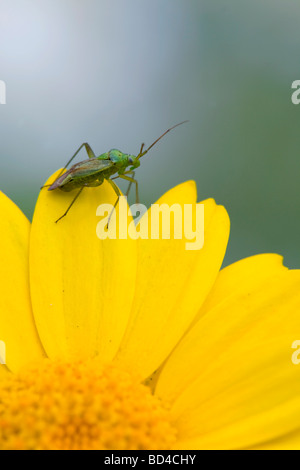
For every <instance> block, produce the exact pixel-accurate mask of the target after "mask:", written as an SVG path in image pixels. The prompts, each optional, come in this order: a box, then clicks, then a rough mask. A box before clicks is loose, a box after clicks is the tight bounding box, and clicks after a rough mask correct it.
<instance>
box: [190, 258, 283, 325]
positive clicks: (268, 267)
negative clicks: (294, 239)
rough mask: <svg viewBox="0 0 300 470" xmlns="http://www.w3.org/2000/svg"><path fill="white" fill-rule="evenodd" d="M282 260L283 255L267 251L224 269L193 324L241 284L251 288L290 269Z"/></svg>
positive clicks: (232, 293)
mask: <svg viewBox="0 0 300 470" xmlns="http://www.w3.org/2000/svg"><path fill="white" fill-rule="evenodd" d="M282 262H283V258H282V256H280V255H277V254H272V253H266V254H261V255H255V256H250V257H249V258H245V259H242V260H240V261H237V262H236V263H233V264H231V265H229V266H227V267H226V268H224V269H222V270H221V271H220V272H219V274H218V277H217V279H216V282H215V284H214V286H213V288H212V289H211V291H210V293H209V295H208V296H207V298H206V300H205V302H204V304H203V306H202V307H201V309H200V310H199V313H198V315H197V316H196V317H195V320H194V322H193V324H195V323H196V322H197V321H198V320H199V318H201V316H203V315H205V313H206V312H207V311H209V310H211V309H212V308H213V307H215V306H216V305H217V304H219V303H221V302H224V300H225V298H227V297H228V296H232V295H234V292H235V291H236V290H238V289H239V288H240V287H241V285H242V286H245V285H247V289H248V290H251V286H252V285H255V284H257V282H258V281H259V280H261V281H263V280H264V279H267V278H268V277H270V276H271V275H273V274H275V273H276V272H278V273H280V272H283V271H284V270H285V271H288V268H286V267H285V266H283V264H282Z"/></svg>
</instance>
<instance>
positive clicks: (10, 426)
mask: <svg viewBox="0 0 300 470" xmlns="http://www.w3.org/2000/svg"><path fill="white" fill-rule="evenodd" d="M175 436H176V431H175V429H174V427H173V426H172V425H171V424H170V418H169V414H168V412H167V410H166V409H165V408H164V407H163V406H162V404H161V402H160V401H159V400H158V399H157V398H156V397H155V396H153V395H152V394H151V391H150V389H149V388H148V387H146V386H145V385H143V384H141V383H140V382H139V381H138V379H137V378H136V377H134V376H133V375H132V374H130V373H128V372H126V371H124V370H120V368H118V367H117V366H115V365H113V364H110V365H103V364H102V365H101V364H100V363H99V362H98V361H89V362H78V363H70V362H63V361H50V360H44V361H42V362H39V363H37V364H34V365H31V366H30V367H28V368H26V370H22V371H21V372H20V373H19V374H16V375H15V374H9V375H8V376H7V378H5V379H3V380H0V450H76V449H78V450H80V449H84V450H94V449H95V450H96V449H99V450H118V449H119V450H145V449H157V450H163V449H170V448H171V447H172V444H173V443H174V442H175Z"/></svg>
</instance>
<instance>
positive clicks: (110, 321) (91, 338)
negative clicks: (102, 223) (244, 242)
mask: <svg viewBox="0 0 300 470" xmlns="http://www.w3.org/2000/svg"><path fill="white" fill-rule="evenodd" d="M51 181H53V177H52V179H51ZM72 198H73V194H67V193H62V192H59V191H58V192H53V193H49V192H48V191H46V190H44V191H42V192H41V194H40V197H39V199H38V203H37V207H36V210H35V214H34V219H33V222H32V225H30V224H29V222H28V220H27V219H26V218H25V217H24V215H23V214H22V213H21V212H20V211H19V209H18V208H17V207H16V206H15V205H14V204H13V203H12V202H11V201H10V200H9V199H8V198H7V197H6V196H4V195H3V194H0V209H1V219H0V230H1V241H2V244H1V266H0V280H1V295H0V340H1V341H3V342H4V343H5V345H6V362H7V364H6V365H1V366H0V449H113V450H116V449H123V450H125V449H171V448H172V449H245V448H247V449H249V448H277V449H279V448H300V424H299V423H300V419H299V418H300V398H299V397H300V394H299V392H300V377H299V371H298V368H297V366H295V365H294V364H293V363H292V360H291V357H292V353H293V350H292V349H291V345H292V344H293V342H294V341H295V340H297V339H300V338H299V336H298V332H299V326H300V308H299V307H300V289H299V287H300V272H299V271H289V270H288V269H287V268H285V267H283V266H282V260H281V257H279V256H278V255H272V254H266V255H258V256H254V257H251V258H248V259H244V260H242V261H239V262H237V263H235V264H233V265H231V266H229V267H227V268H225V269H223V270H221V271H220V268H221V264H222V261H223V257H224V253H225V250H226V245H227V241H228V236H229V219H228V215H227V213H226V211H225V209H224V208H223V207H222V206H218V205H216V203H215V202H214V201H213V200H212V199H209V200H206V201H204V205H205V242H204V247H203V249H202V250H199V251H187V250H185V247H184V245H185V242H186V240H184V239H183V240H137V241H134V240H109V239H107V240H103V241H101V240H99V238H97V236H96V224H97V218H96V207H97V206H98V205H99V204H100V203H101V202H102V203H103V202H105V203H112V204H113V203H114V201H115V194H114V192H113V190H112V189H111V187H110V185H109V184H108V183H104V184H103V185H102V186H101V187H99V188H91V189H86V190H84V191H83V193H82V195H81V197H80V198H79V199H78V201H77V202H76V204H75V205H74V207H73V208H72V210H71V211H70V213H69V214H68V216H67V217H66V218H65V219H64V220H63V221H61V222H60V223H58V224H55V223H54V221H55V220H57V219H58V218H59V217H60V216H61V215H62V213H63V211H64V210H65V208H67V206H68V204H69V202H70V201H71V199H72ZM195 202H196V188H195V185H194V183H193V182H187V183H184V184H182V185H179V186H177V187H175V188H174V189H172V190H170V191H169V192H167V193H166V194H165V195H164V196H163V197H162V198H161V199H160V200H159V201H158V203H167V204H169V205H172V204H174V203H180V204H189V203H191V204H195ZM142 223H143V221H142V222H141V224H142ZM299 370H300V369H299Z"/></svg>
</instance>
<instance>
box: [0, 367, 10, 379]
mask: <svg viewBox="0 0 300 470" xmlns="http://www.w3.org/2000/svg"><path fill="white" fill-rule="evenodd" d="M8 373H9V371H8V369H7V367H6V365H4V364H0V380H1V379H4V378H5V377H7V374H8Z"/></svg>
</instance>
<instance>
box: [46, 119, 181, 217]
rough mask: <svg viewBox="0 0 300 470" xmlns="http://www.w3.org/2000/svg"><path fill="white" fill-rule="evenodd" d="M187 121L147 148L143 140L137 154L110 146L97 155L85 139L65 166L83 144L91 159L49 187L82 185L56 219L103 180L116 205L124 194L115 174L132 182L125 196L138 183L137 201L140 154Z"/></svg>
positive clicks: (52, 188)
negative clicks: (136, 177) (136, 173)
mask: <svg viewBox="0 0 300 470" xmlns="http://www.w3.org/2000/svg"><path fill="white" fill-rule="evenodd" d="M184 122H187V121H184ZM184 122H181V123H179V124H176V125H175V126H173V127H171V128H170V129H168V130H167V131H166V132H164V134H162V135H161V136H160V137H159V138H158V139H157V140H156V141H155V142H153V144H151V145H150V147H148V148H147V150H144V144H142V146H141V149H140V152H139V154H138V155H137V156H135V155H129V154H126V153H123V152H121V151H120V150H117V149H112V150H109V152H106V153H103V154H101V155H100V156H99V157H96V155H95V154H94V152H93V150H92V149H91V147H90V146H89V144H88V143H86V142H85V143H83V144H82V145H81V146H80V147H79V149H78V150H77V151H76V152H75V154H74V155H73V156H72V158H71V159H70V160H69V162H68V163H67V165H66V167H65V168H67V167H68V166H69V164H70V163H71V162H72V161H73V160H74V158H75V157H76V155H77V154H78V153H79V151H80V150H81V149H82V148H83V147H85V150H86V152H87V154H88V157H89V158H88V160H84V161H82V162H79V163H76V164H75V165H73V166H72V167H71V168H70V169H69V170H67V171H66V172H65V173H63V174H61V175H60V176H59V177H58V178H57V179H56V180H55V181H54V183H53V184H52V185H50V187H49V188H48V191H53V190H55V189H60V190H61V191H66V192H69V191H73V190H74V189H79V192H78V193H77V195H76V196H75V198H74V199H73V201H72V203H71V204H70V206H69V207H68V209H67V211H66V212H65V213H64V214H63V215H62V217H60V218H59V219H58V220H57V221H56V222H58V221H59V220H61V219H62V218H63V217H65V216H66V215H67V213H68V212H69V210H70V209H71V207H72V206H73V204H74V203H75V201H76V200H77V198H78V197H79V195H80V194H81V192H82V190H83V189H84V188H85V187H95V186H100V185H101V184H102V183H103V181H104V180H107V181H108V182H109V183H110V184H111V186H112V187H113V189H114V191H115V192H116V195H117V200H116V202H115V205H114V209H115V208H116V206H117V204H118V201H119V197H120V196H121V193H120V190H119V188H118V186H117V185H116V184H115V182H114V181H113V180H114V179H116V178H122V179H124V180H127V181H128V182H129V186H128V189H127V192H126V196H127V195H128V193H129V191H130V188H131V185H132V184H135V186H136V200H137V202H138V200H139V197H138V182H137V181H136V180H135V179H134V175H135V172H134V170H135V169H136V168H138V167H139V166H140V164H141V163H140V158H141V157H143V156H144V155H146V153H148V152H149V150H150V149H151V148H152V147H153V146H154V145H155V144H156V143H157V142H158V141H159V140H160V139H161V138H162V137H164V136H165V135H166V134H167V133H168V132H169V131H171V130H172V129H174V128H175V127H177V126H180V125H181V124H183V123H184ZM114 175H115V176H114ZM109 219H110V217H109Z"/></svg>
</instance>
